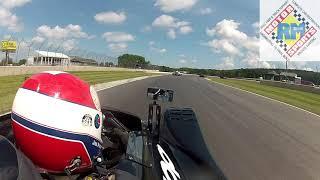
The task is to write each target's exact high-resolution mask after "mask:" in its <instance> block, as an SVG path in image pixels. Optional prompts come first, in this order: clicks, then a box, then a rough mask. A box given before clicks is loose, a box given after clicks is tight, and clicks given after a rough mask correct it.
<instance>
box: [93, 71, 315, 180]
mask: <svg viewBox="0 0 320 180" xmlns="http://www.w3.org/2000/svg"><path fill="white" fill-rule="evenodd" d="M154 86H156V87H163V88H170V89H173V90H174V91H175V95H174V102H173V103H171V104H169V106H179V107H181V106H184V107H192V108H193V109H194V110H195V112H196V114H197V117H198V121H199V124H200V127H201V130H202V133H203V137H204V139H205V141H206V143H207V146H208V148H209V150H210V152H211V154H212V155H213V156H214V158H215V160H216V162H217V163H218V165H219V167H220V168H221V170H222V171H223V172H224V174H225V175H226V177H227V178H228V179H231V180H238V179H241V180H242V179H243V180H251V179H255V180H263V179H272V180H276V179H279V180H280V179H281V180H284V179H299V180H302V179H303V180H305V179H320V118H319V117H317V116H314V115H312V114H309V113H307V112H304V111H301V110H299V109H296V108H293V107H290V106H287V105H284V104H281V103H279V102H275V101H272V100H269V99H265V98H262V97H259V96H256V95H253V94H249V93H246V92H243V91H239V90H236V89H233V88H229V87H225V86H223V85H219V84H215V83H211V82H209V81H207V80H205V79H203V78H200V77H197V76H182V77H176V76H171V75H168V76H161V77H154V78H149V79H145V80H141V81H136V82H132V83H128V84H124V85H121V86H117V87H113V88H110V89H106V90H103V91H100V92H99V93H98V94H99V97H100V101H101V104H102V105H105V106H108V107H113V108H117V109H122V110H124V111H128V112H131V113H134V114H136V115H138V116H139V117H141V118H142V119H146V114H147V107H148V100H147V98H146V89H147V87H154ZM190 134H192V133H190ZM186 138H188V137H187V136H186ZM195 145H196V144H195Z"/></svg>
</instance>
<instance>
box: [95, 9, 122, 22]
mask: <svg viewBox="0 0 320 180" xmlns="http://www.w3.org/2000/svg"><path fill="white" fill-rule="evenodd" d="M94 19H95V20H96V21H97V22H99V23H103V24H121V23H123V22H124V21H125V20H126V19H127V16H126V14H125V13H124V12H119V13H116V12H113V11H109V12H101V13H98V14H96V15H95V16H94Z"/></svg>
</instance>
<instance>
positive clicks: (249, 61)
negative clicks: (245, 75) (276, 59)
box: [242, 51, 274, 68]
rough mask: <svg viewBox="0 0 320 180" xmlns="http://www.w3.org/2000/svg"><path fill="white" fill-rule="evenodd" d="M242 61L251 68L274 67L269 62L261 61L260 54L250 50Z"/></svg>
mask: <svg viewBox="0 0 320 180" xmlns="http://www.w3.org/2000/svg"><path fill="white" fill-rule="evenodd" d="M242 62H243V63H244V64H245V65H246V67H250V68H273V67H274V66H272V65H271V64H270V63H269V62H266V61H260V59H259V54H258V53H255V52H250V51H249V52H248V53H247V54H246V56H245V57H244V58H243V59H242Z"/></svg>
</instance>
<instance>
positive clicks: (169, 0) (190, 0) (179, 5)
mask: <svg viewBox="0 0 320 180" xmlns="http://www.w3.org/2000/svg"><path fill="white" fill-rule="evenodd" d="M196 3H197V0H157V1H156V3H155V4H154V6H156V7H159V8H160V9H161V10H162V11H164V12H173V11H179V10H189V9H191V8H192V7H193V6H194V5H195V4H196Z"/></svg>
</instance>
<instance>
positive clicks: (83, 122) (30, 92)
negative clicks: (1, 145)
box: [11, 71, 102, 173]
mask: <svg viewBox="0 0 320 180" xmlns="http://www.w3.org/2000/svg"><path fill="white" fill-rule="evenodd" d="M11 119H12V127H13V132H14V136H15V140H16V144H17V146H18V147H19V148H20V149H21V150H22V151H23V152H24V153H25V154H26V155H27V156H28V157H29V158H30V159H31V160H32V161H33V163H35V164H36V165H37V166H38V167H39V168H41V169H44V170H46V171H48V172H57V173H59V172H64V170H65V168H66V167H68V166H69V165H71V163H72V162H73V161H74V160H75V159H77V160H79V159H80V166H79V168H78V171H84V170H87V169H89V168H91V167H92V161H94V159H95V158H97V157H98V156H99V155H100V154H101V149H102V146H101V144H102V140H101V119H102V113H101V109H100V103H99V99H98V96H97V94H96V92H95V90H94V89H93V88H92V87H90V86H89V84H87V83H86V82H84V81H82V80H81V79H80V78H78V77H76V76H74V75H72V74H69V73H65V72H60V71H47V72H42V73H39V74H35V75H33V76H31V77H30V78H29V79H27V80H26V81H25V82H24V83H23V85H22V86H21V87H20V88H19V90H18V91H17V94H16V96H15V99H14V102H13V107H12V115H11ZM77 162H78V161H77Z"/></svg>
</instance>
